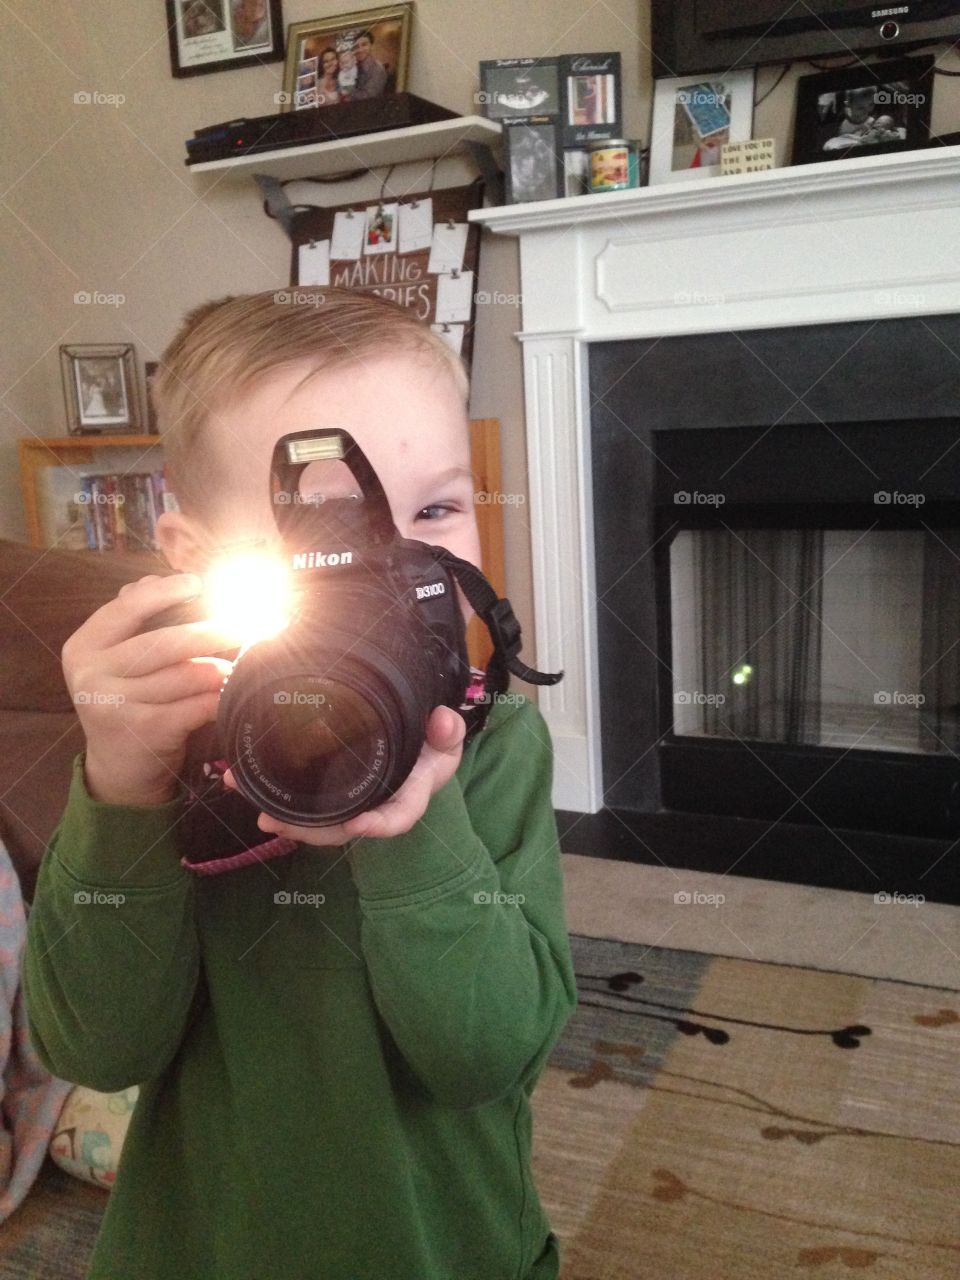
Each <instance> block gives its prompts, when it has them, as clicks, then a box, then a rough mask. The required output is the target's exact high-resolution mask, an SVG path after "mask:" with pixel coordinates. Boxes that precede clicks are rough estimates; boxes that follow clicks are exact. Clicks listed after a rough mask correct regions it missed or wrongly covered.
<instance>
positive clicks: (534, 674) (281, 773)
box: [216, 429, 562, 827]
mask: <svg viewBox="0 0 960 1280" xmlns="http://www.w3.org/2000/svg"><path fill="white" fill-rule="evenodd" d="M334 460H335V461H339V462H342V463H343V464H345V465H346V467H347V468H348V469H349V471H350V473H351V474H352V477H353V480H354V482H355V489H356V490H358V492H351V494H350V496H344V497H329V496H327V495H321V496H320V497H318V498H316V499H311V498H309V497H304V496H302V495H301V494H300V481H301V477H302V474H303V472H304V470H305V469H306V467H307V466H309V465H310V464H311V463H315V462H323V461H334ZM270 493H271V499H272V502H273V509H274V512H275V519H276V524H277V529H278V531H279V534H280V538H281V543H282V546H283V549H284V551H285V553H286V554H288V555H289V557H290V566H291V568H292V571H293V576H294V584H295V589H294V594H295V612H294V616H293V619H292V621H291V623H290V625H289V626H288V627H287V628H286V629H285V630H284V631H283V632H282V633H281V634H280V635H278V636H276V637H274V638H273V639H270V640H261V641H259V642H258V643H256V644H254V645H252V646H251V647H250V648H249V649H247V650H246V651H244V652H243V653H242V654H241V656H240V657H239V658H238V660H237V662H236V664H235V666H234V668H233V671H232V673H231V675H230V677H229V679H228V680H227V682H226V685H225V687H224V690H223V693H222V696H221V700H220V707H219V712H218V716H217V728H216V737H217V740H218V745H219V748H220V753H221V755H222V758H223V759H225V760H226V761H227V762H228V763H229V765H230V768H231V770H232V771H233V776H234V779H235V781H236V785H237V789H238V791H239V792H240V793H241V795H243V796H244V797H246V799H247V800H249V801H250V802H251V803H252V804H254V805H255V806H256V807H257V808H258V809H261V810H263V811H264V812H265V813H268V814H270V815H271V816H273V817H275V818H278V819H280V820H281V821H283V822H289V823H293V824H296V825H298V826H316V827H322V826H329V825H332V824H334V823H339V822H344V821H346V819H348V818H351V817H353V816H354V815H355V814H358V813H362V812H363V811H364V810H366V809H371V808H374V807H375V806H377V805H379V804H382V803H383V802H384V801H385V800H386V799H388V798H389V797H390V796H391V795H392V794H393V793H394V792H395V791H396V790H397V788H398V787H399V786H400V785H401V784H402V783H403V782H404V780H405V779H406V778H407V776H408V774H409V773H410V770H411V769H412V768H413V765H414V763H415V761H416V759H417V757H418V755H419V753H420V750H421V748H422V746H423V743H424V740H425V736H426V722H427V718H428V716H429V715H430V713H431V711H432V710H433V709H434V707H437V706H441V705H445V706H448V707H452V708H454V709H455V710H460V709H462V708H463V707H464V701H465V696H466V691H467V688H468V685H469V684H470V680H471V673H470V665H469V662H468V660H467V650H466V629H465V625H464V621H463V616H462V614H461V610H460V605H459V603H458V599H457V590H456V588H457V584H459V585H460V587H461V588H462V589H463V592H464V595H465V596H466V598H467V600H468V601H469V602H470V604H471V606H472V607H473V608H474V610H475V611H476V613H477V614H478V615H479V616H480V617H481V618H482V619H483V621H484V622H485V623H486V625H487V627H488V629H489V631H490V634H491V638H492V640H493V644H494V653H493V657H492V659H491V662H490V664H489V666H488V668H487V679H486V686H485V704H486V707H487V709H489V703H490V702H491V701H492V698H493V697H494V696H495V695H496V693H497V692H498V691H501V692H502V691H503V690H505V689H506V687H507V684H508V682H509V673H510V672H513V673H514V674H515V675H517V676H519V677H520V678H521V679H524V680H526V681H528V682H530V683H534V684H554V683H555V682H556V681H557V680H559V679H560V678H561V674H562V673H560V674H557V675H546V674H543V673H541V672H538V671H535V670H533V669H532V668H529V667H527V666H525V665H524V664H523V663H522V662H521V661H520V660H519V658H518V657H517V655H518V653H519V650H520V627H519V624H518V623H517V621H516V618H515V617H514V615H513V610H512V608H511V606H510V602H509V601H508V600H505V599H498V597H497V595H496V593H495V592H494V590H493V588H492V587H491V586H490V584H489V583H488V582H487V580H486V578H484V576H483V575H482V574H481V573H480V571H479V570H478V569H477V568H476V567H475V566H473V565H471V564H469V563H468V562H467V561H465V560H462V559H460V558H459V557H457V556H455V555H453V554H451V553H450V552H449V551H446V550H445V549H444V548H442V547H434V546H428V545H427V544H425V543H423V542H418V541H415V540H412V539H408V538H401V537H400V534H399V533H398V531H397V529H396V527H395V525H394V523H393V518H392V516H391V513H390V506H389V503H388V501H387V497H386V494H385V493H384V491H383V488H382V486H381V484H380V481H379V479H378V478H377V475H376V472H375V471H374V470H373V468H372V466H371V465H370V463H369V461H368V460H367V458H366V456H365V455H364V453H363V452H362V450H361V449H360V448H359V446H358V445H357V444H356V442H355V441H354V440H353V438H352V437H351V436H350V435H349V434H348V433H347V432H345V431H341V430H337V429H327V430H318V431H299V432H294V433H293V434H290V435H285V436H283V437H282V438H281V439H280V440H279V441H278V442H277V444H276V446H275V448H274V451H273V460H272V464H271V472H270ZM479 727H480V724H479V722H476V723H474V724H473V725H472V728H471V731H473V730H475V729H476V728H479Z"/></svg>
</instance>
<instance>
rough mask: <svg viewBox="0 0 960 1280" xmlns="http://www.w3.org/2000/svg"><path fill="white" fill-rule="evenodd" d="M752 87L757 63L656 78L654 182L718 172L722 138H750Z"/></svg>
mask: <svg viewBox="0 0 960 1280" xmlns="http://www.w3.org/2000/svg"><path fill="white" fill-rule="evenodd" d="M753 92H754V72H753V70H752V69H750V70H747V71H725V72H717V73H716V74H710V75H709V76H702V75H701V76H683V77H680V78H667V79H663V80H657V81H655V88H654V98H653V129H652V132H651V141H650V184H651V186H652V185H653V184H654V183H658V182H687V181H696V180H698V179H700V178H707V177H713V176H715V175H716V174H719V172H720V149H721V147H722V146H723V144H724V143H725V142H748V141H749V139H750V135H751V132H752V130H753Z"/></svg>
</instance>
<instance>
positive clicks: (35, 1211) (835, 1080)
mask: <svg viewBox="0 0 960 1280" xmlns="http://www.w3.org/2000/svg"><path fill="white" fill-rule="evenodd" d="M571 945H572V948H573V955H574V961H575V964H576V969H577V984H578V988H579V992H580V1002H579V1006H578V1008H577V1011H576V1013H575V1014H574V1015H573V1017H572V1018H571V1019H570V1022H569V1023H568V1024H567V1027H566V1028H565V1030H564V1033H563V1035H562V1036H561V1038H560V1040H559V1041H558V1042H557V1044H556V1046H555V1048H554V1050H553V1053H552V1054H551V1056H550V1060H549V1063H548V1065H547V1067H546V1069H545V1071H544V1073H543V1075H542V1076H541V1079H540V1082H539V1084H538V1086H537V1088H536V1090H535V1091H534V1095H533V1111H534V1172H535V1176H536V1180H537V1186H538V1188H539V1191H540V1197H541V1200H542V1201H543V1204H544V1207H545V1208H546V1210H547V1213H548V1215H549V1217H550V1220H551V1224H552V1226H553V1228H554V1230H555V1231H556V1232H557V1233H558V1235H559V1237H560V1242H561V1250H562V1259H563V1270H562V1280H728V1278H729V1280H734V1278H736V1280H784V1278H785V1277H796V1278H797V1280H807V1278H808V1277H809V1278H810V1280H836V1278H839V1277H848V1278H849V1277H851V1276H852V1275H853V1274H858V1275H863V1276H865V1277H870V1280H881V1278H882V1280H949V1277H953V1276H960V1226H958V1221H957V1214H956V1203H957V1193H958V1188H960V1070H958V1061H960V992H958V991H956V990H954V989H952V988H944V987H931V986H921V985H918V984H911V983H905V982H894V981H889V980H885V979H878V978H864V977H857V976H853V975H849V974H839V973H830V972H824V971H822V970H813V969H804V968H799V967H796V966H790V965H778V964H770V963H762V962H758V961H753V960H739V959H731V958H727V957H722V956H710V955H705V954H703V953H700V952H693V951H678V950H671V949H667V948H658V947H644V946H640V945H636V944H631V943H623V942H615V941H611V940H609V939H603V938H587V937H582V936H577V935H575V936H573V937H572V939H571ZM105 1203H106V1194H105V1193H104V1192H103V1191H102V1190H100V1189H99V1188H97V1187H92V1186H89V1185H87V1184H86V1183H83V1182H80V1181H79V1180H78V1179H76V1178H73V1177H71V1176H70V1175H68V1174H65V1173H63V1172H61V1171H60V1170H59V1169H58V1168H57V1167H56V1166H55V1165H54V1164H53V1163H52V1162H51V1161H50V1160H49V1158H48V1159H47V1160H46V1162H45V1164H44V1166H43V1169H42V1171H41V1175H40V1177H39V1178H38V1180H37V1182H36V1183H35V1185H34V1187H33V1188H32V1189H31V1191H30V1194H29V1195H28V1197H27V1199H26V1201H25V1202H24V1204H23V1205H22V1206H21V1208H20V1209H18V1210H17V1211H16V1213H14V1214H13V1216H12V1217H11V1218H10V1220H9V1222H8V1223H7V1224H6V1225H5V1227H4V1230H3V1233H2V1238H0V1280H83V1276H84V1273H85V1268H86V1263H87V1261H88V1259H89V1256H90V1252H91V1251H92V1248H93V1242H94V1239H95V1236H96V1232H97V1228H98V1226H99V1221H100V1216H101V1214H102V1211H103V1206H104V1205H105ZM384 1280H398V1278H395V1277H393V1278H389V1277H384ZM491 1280H495V1278H493V1277H491ZM497 1280H499V1278H497Z"/></svg>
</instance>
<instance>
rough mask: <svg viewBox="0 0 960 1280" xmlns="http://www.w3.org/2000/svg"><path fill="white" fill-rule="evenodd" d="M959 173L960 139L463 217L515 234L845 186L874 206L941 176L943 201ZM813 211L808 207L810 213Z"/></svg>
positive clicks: (830, 195)
mask: <svg viewBox="0 0 960 1280" xmlns="http://www.w3.org/2000/svg"><path fill="white" fill-rule="evenodd" d="M958 177H960V146H955V147H936V148H930V149H929V150H923V151H903V152H897V153H894V154H892V155H882V156H858V157H856V158H853V157H851V158H848V159H845V160H825V161H822V162H820V163H818V164H806V165H798V166H797V167H796V168H780V169H765V170H762V171H761V172H759V173H744V174H731V175H729V176H727V177H712V178H705V179H704V180H703V182H668V183H662V184H659V185H657V186H654V187H639V188H635V189H632V190H627V191H607V192H604V194H603V195H600V196H597V195H586V196H569V197H567V198H566V199H563V200H537V201H532V202H531V203H529V204H514V205H501V206H499V207H497V208H492V209H474V210H473V211H472V212H471V213H469V214H468V215H467V216H468V217H469V218H470V221H471V222H480V223H482V224H483V225H484V226H488V227H489V228H490V230H491V231H499V232H507V233H511V234H514V235H516V234H519V233H520V232H524V231H536V230H545V229H547V228H564V229H566V228H569V227H570V226H571V225H573V224H578V225H585V224H588V223H592V222H613V223H619V222H622V221H623V220H624V219H625V218H631V217H634V216H638V217H644V218H652V217H653V216H654V215H658V214H683V213H684V212H685V211H688V210H691V211H692V210H700V209H702V208H703V207H704V205H705V204H707V205H709V207H710V209H711V210H717V209H722V208H726V209H730V208H734V209H735V208H737V207H745V208H748V209H750V210H751V212H753V213H754V214H755V213H756V212H757V210H758V209H759V208H760V206H762V205H763V204H765V203H766V202H768V201H777V202H781V203H783V202H787V201H790V202H797V201H800V200H807V199H809V198H816V199H817V202H818V209H819V210H820V211H822V208H823V206H824V204H825V203H826V204H829V203H830V202H836V201H837V200H839V199H841V198H842V197H843V196H844V195H845V194H847V193H850V192H854V193H856V192H860V191H865V190H870V191H871V193H872V194H871V197H870V199H871V203H872V204H874V205H875V206H877V207H879V206H878V196H879V192H878V189H881V190H882V189H889V190H890V191H891V192H895V204H896V207H897V208H902V207H903V204H904V200H906V201H907V202H909V201H910V199H911V195H914V196H915V199H916V200H920V199H924V198H925V197H922V196H921V195H920V192H921V191H924V190H926V191H927V195H929V191H928V190H927V188H928V186H929V184H930V183H931V182H942V183H944V184H945V185H944V190H943V195H942V200H943V202H944V203H952V202H953V201H954V200H955V193H954V195H953V196H951V192H950V189H949V188H950V186H952V185H954V184H956V182H957V181H958ZM813 216H818V215H813V214H811V217H813Z"/></svg>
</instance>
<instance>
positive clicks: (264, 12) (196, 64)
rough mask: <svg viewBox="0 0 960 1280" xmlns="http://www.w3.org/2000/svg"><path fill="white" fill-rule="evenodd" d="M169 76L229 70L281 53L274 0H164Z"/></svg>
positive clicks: (280, 28) (277, 3) (278, 16)
mask: <svg viewBox="0 0 960 1280" xmlns="http://www.w3.org/2000/svg"><path fill="white" fill-rule="evenodd" d="M166 3H167V34H168V36H169V39H170V65H171V69H172V71H173V74H174V75H175V76H178V77H179V76H199V75H205V74H207V72H210V71H231V70H234V69H235V68H237V67H248V66H254V65H256V64H257V63H260V62H279V61H280V60H281V59H282V57H283V17H282V14H281V11H280V0H166Z"/></svg>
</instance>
